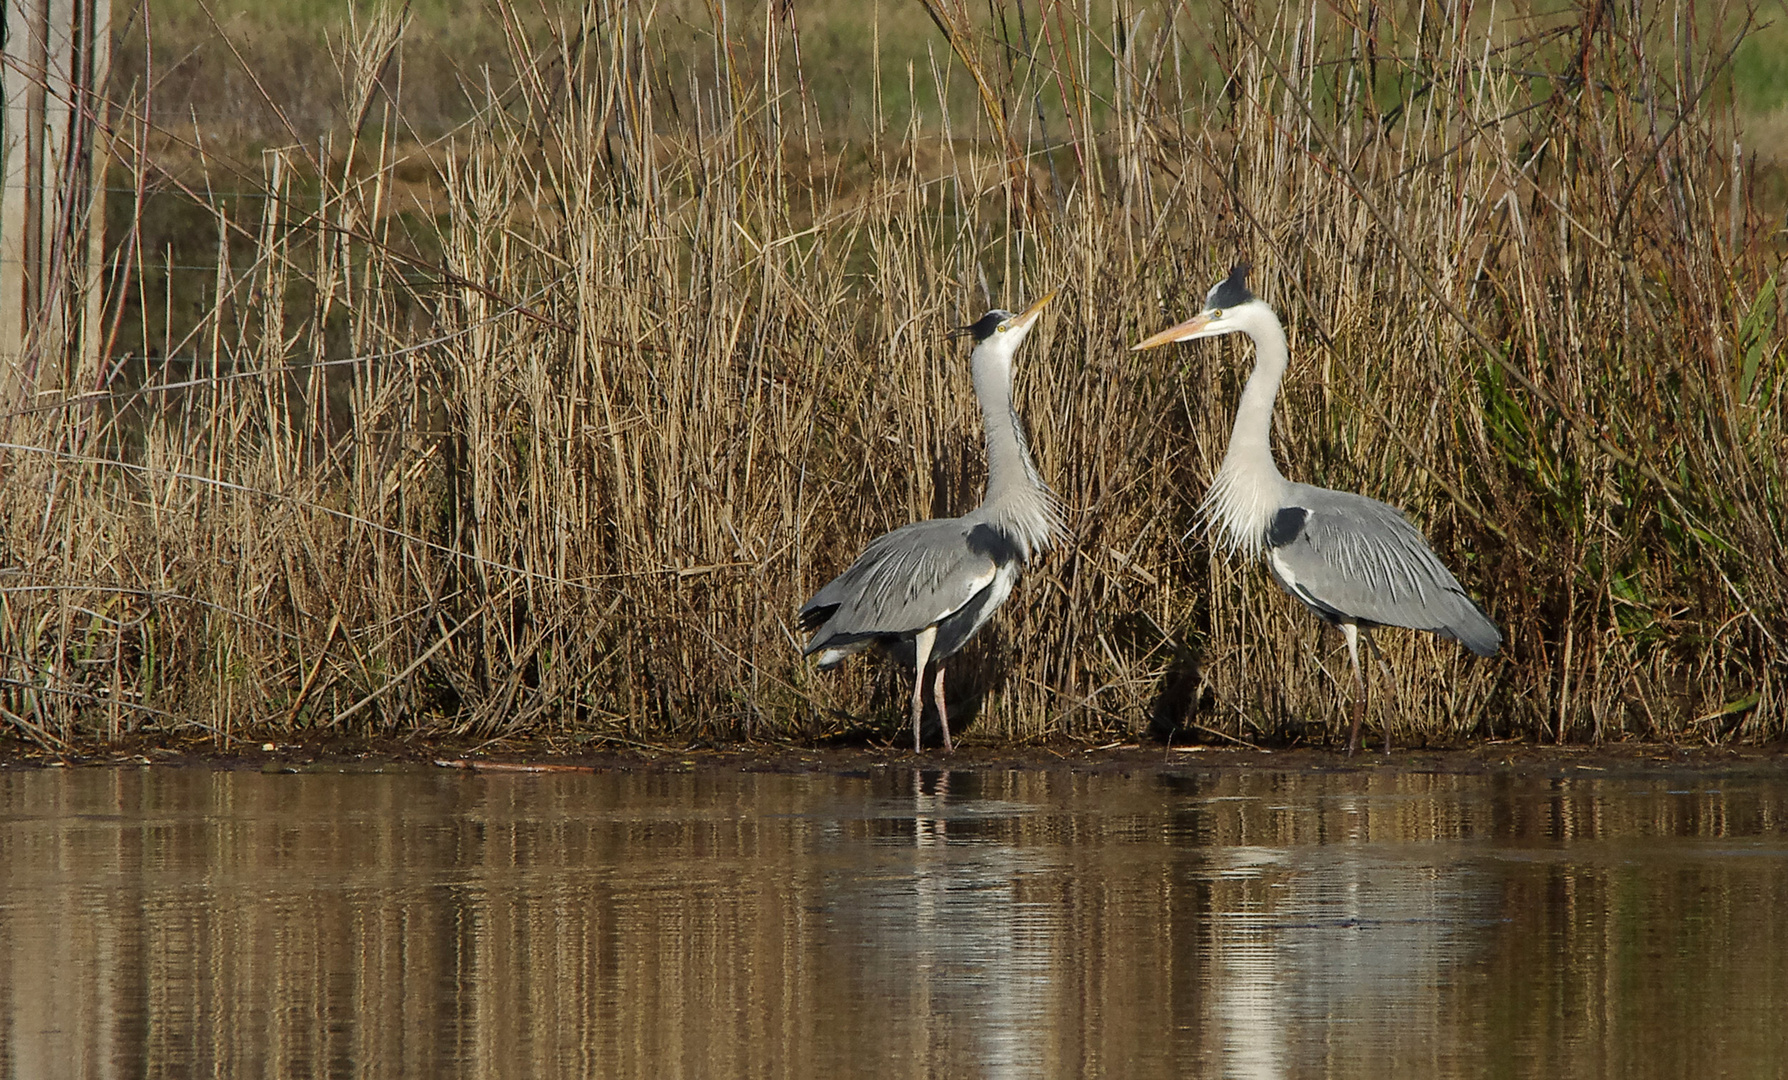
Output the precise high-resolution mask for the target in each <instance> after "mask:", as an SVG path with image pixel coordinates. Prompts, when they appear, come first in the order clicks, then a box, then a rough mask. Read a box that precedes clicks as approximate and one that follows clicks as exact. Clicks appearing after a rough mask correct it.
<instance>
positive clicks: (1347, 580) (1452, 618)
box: [1270, 484, 1502, 656]
mask: <svg viewBox="0 0 1788 1080" xmlns="http://www.w3.org/2000/svg"><path fill="white" fill-rule="evenodd" d="M1287 501H1288V502H1289V503H1291V504H1293V505H1294V506H1296V507H1298V508H1301V509H1302V510H1303V511H1304V512H1305V517H1304V520H1303V522H1302V527H1301V528H1298V529H1295V531H1294V530H1292V529H1290V528H1287V529H1285V530H1283V531H1282V532H1281V533H1280V534H1279V535H1276V536H1275V537H1274V539H1276V540H1282V541H1284V542H1283V543H1279V544H1275V545H1274V546H1273V547H1272V548H1271V551H1270V557H1271V561H1272V563H1273V565H1274V568H1275V572H1276V573H1279V574H1280V575H1281V578H1282V580H1283V581H1284V583H1285V585H1286V587H1287V588H1288V589H1289V590H1290V591H1291V592H1292V593H1293V595H1296V596H1297V597H1298V598H1299V599H1300V600H1303V601H1304V603H1306V604H1308V605H1309V606H1310V607H1311V608H1312V609H1313V610H1315V611H1316V612H1317V614H1319V615H1321V616H1322V617H1324V618H1326V619H1330V620H1331V621H1345V620H1350V619H1351V620H1355V621H1359V622H1365V623H1378V624H1382V625H1386V626H1407V627H1412V628H1415V629H1418V630H1431V631H1434V632H1435V633H1438V634H1443V635H1445V636H1448V637H1454V638H1458V639H1459V640H1460V641H1461V642H1462V643H1463V644H1464V645H1465V646H1466V647H1467V648H1469V649H1471V650H1472V651H1473V652H1475V653H1478V654H1479V655H1480V656H1488V655H1490V654H1491V653H1494V652H1495V651H1496V650H1497V648H1498V647H1500V645H1501V644H1502V633H1501V631H1499V630H1498V629H1497V628H1496V624H1494V623H1492V622H1491V621H1490V619H1489V617H1488V616H1486V615H1485V614H1484V613H1483V611H1482V610H1481V609H1480V608H1479V607H1478V606H1477V604H1475V603H1473V602H1472V599H1471V597H1469V596H1468V595H1466V593H1465V590H1464V588H1463V587H1461V586H1460V584H1459V581H1458V579H1457V578H1455V577H1453V574H1452V572H1451V571H1449V570H1448V569H1447V568H1446V567H1445V566H1444V565H1442V563H1441V561H1440V559H1439V558H1438V557H1437V556H1436V555H1435V554H1434V551H1433V549H1431V548H1430V547H1429V546H1428V541H1427V540H1426V539H1424V538H1423V536H1422V534H1421V532H1420V531H1419V530H1417V529H1416V527H1415V526H1414V525H1412V524H1410V522H1409V519H1408V518H1406V517H1404V516H1403V514H1402V512H1401V511H1399V510H1397V509H1396V508H1395V507H1393V506H1388V505H1386V504H1385V503H1382V502H1379V501H1378V500H1377V499H1369V498H1367V497H1366V496H1364V495H1355V494H1353V493H1351V492H1345V491H1332V490H1330V489H1328V488H1318V487H1312V486H1310V485H1308V484H1296V485H1293V486H1292V491H1291V493H1290V498H1289V499H1288V500H1287Z"/></svg>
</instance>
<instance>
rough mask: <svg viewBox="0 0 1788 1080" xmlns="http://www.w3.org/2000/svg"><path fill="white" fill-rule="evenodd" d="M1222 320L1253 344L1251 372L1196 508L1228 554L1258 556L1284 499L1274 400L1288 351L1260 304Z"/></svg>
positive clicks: (1282, 335)
mask: <svg viewBox="0 0 1788 1080" xmlns="http://www.w3.org/2000/svg"><path fill="white" fill-rule="evenodd" d="M1225 317H1226V319H1228V320H1229V321H1231V322H1234V323H1235V324H1237V328H1238V329H1240V330H1241V331H1242V332H1243V333H1246V334H1247V335H1248V337H1249V339H1251V340H1252V341H1253V342H1254V373H1253V374H1252V375H1250V376H1249V377H1248V385H1247V386H1246V387H1244V388H1243V389H1242V400H1241V402H1240V403H1239V404H1238V405H1237V406H1236V411H1235V427H1234V428H1232V429H1231V430H1230V433H1229V451H1228V453H1226V454H1225V455H1224V456H1223V464H1222V466H1221V467H1220V468H1218V470H1217V475H1216V477H1215V478H1214V479H1213V480H1212V481H1211V489H1210V492H1209V494H1207V495H1206V496H1205V499H1204V503H1203V505H1202V506H1201V507H1200V508H1199V509H1200V511H1201V512H1202V514H1203V516H1204V522H1205V527H1206V528H1207V529H1209V530H1210V531H1212V532H1213V533H1216V534H1217V539H1218V542H1219V543H1220V544H1221V545H1222V546H1223V547H1224V548H1225V549H1226V550H1227V551H1229V552H1231V553H1234V552H1237V551H1240V552H1242V553H1244V554H1246V555H1250V556H1257V555H1260V554H1262V553H1263V552H1264V551H1265V550H1266V538H1267V531H1268V530H1269V529H1270V528H1271V527H1272V524H1273V516H1274V515H1275V514H1277V513H1278V512H1279V509H1280V508H1281V507H1282V506H1283V505H1284V499H1285V488H1286V480H1285V477H1284V476H1283V475H1281V474H1280V472H1279V466H1278V465H1277V464H1275V463H1274V461H1273V447H1272V438H1273V402H1274V400H1275V399H1276V398H1277V397H1278V396H1279V382H1280V380H1281V379H1283V378H1284V377H1285V366H1286V363H1287V361H1288V360H1289V357H1290V353H1289V350H1288V349H1287V347H1286V343H1285V328H1284V327H1283V326H1281V325H1280V324H1279V318H1278V316H1276V315H1274V314H1273V310H1272V309H1271V308H1269V307H1267V305H1266V304H1265V303H1263V302H1261V301H1259V300H1251V301H1249V302H1248V303H1247V304H1244V305H1241V306H1239V307H1235V308H1231V309H1230V310H1229V311H1228V312H1226V313H1225Z"/></svg>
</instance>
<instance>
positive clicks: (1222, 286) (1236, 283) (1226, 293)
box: [1204, 263, 1254, 308]
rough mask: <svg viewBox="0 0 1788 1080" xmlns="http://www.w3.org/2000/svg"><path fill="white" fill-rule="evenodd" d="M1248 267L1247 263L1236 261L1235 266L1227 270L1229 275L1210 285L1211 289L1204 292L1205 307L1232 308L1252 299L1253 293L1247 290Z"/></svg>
mask: <svg viewBox="0 0 1788 1080" xmlns="http://www.w3.org/2000/svg"><path fill="white" fill-rule="evenodd" d="M1250 269H1251V267H1250V266H1249V265H1248V264H1247V263H1236V264H1235V267H1234V268H1233V269H1231V270H1230V271H1229V276H1228V277H1226V278H1224V279H1223V280H1222V281H1219V282H1217V284H1215V285H1212V286H1211V291H1210V292H1208V293H1206V294H1205V297H1204V306H1205V307H1207V308H1232V307H1235V306H1236V305H1238V304H1246V303H1247V302H1248V301H1250V300H1252V299H1254V294H1253V293H1251V292H1249V291H1248V271H1249V270H1250Z"/></svg>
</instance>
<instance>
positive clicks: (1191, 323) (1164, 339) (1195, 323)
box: [1130, 315, 1211, 352]
mask: <svg viewBox="0 0 1788 1080" xmlns="http://www.w3.org/2000/svg"><path fill="white" fill-rule="evenodd" d="M1210 324H1211V317H1210V316H1209V315H1194V316H1193V317H1192V318H1190V319H1187V320H1186V321H1185V322H1183V323H1180V324H1179V325H1178V326H1170V327H1168V328H1167V329H1165V330H1163V331H1161V332H1160V333H1159V334H1156V335H1155V336H1153V337H1150V338H1144V339H1143V340H1142V341H1140V342H1138V343H1136V344H1135V345H1132V346H1130V351H1131V352H1137V351H1139V350H1141V349H1153V348H1155V347H1156V346H1159V345H1167V344H1171V343H1172V342H1175V341H1185V340H1186V339H1187V338H1190V337H1196V336H1197V335H1198V333H1199V331H1201V330H1203V329H1204V328H1205V327H1207V326H1209V325H1210Z"/></svg>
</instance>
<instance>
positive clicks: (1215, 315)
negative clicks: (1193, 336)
mask: <svg viewBox="0 0 1788 1080" xmlns="http://www.w3.org/2000/svg"><path fill="white" fill-rule="evenodd" d="M1222 317H1223V309H1222V308H1212V309H1211V318H1212V319H1221V318H1222Z"/></svg>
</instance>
